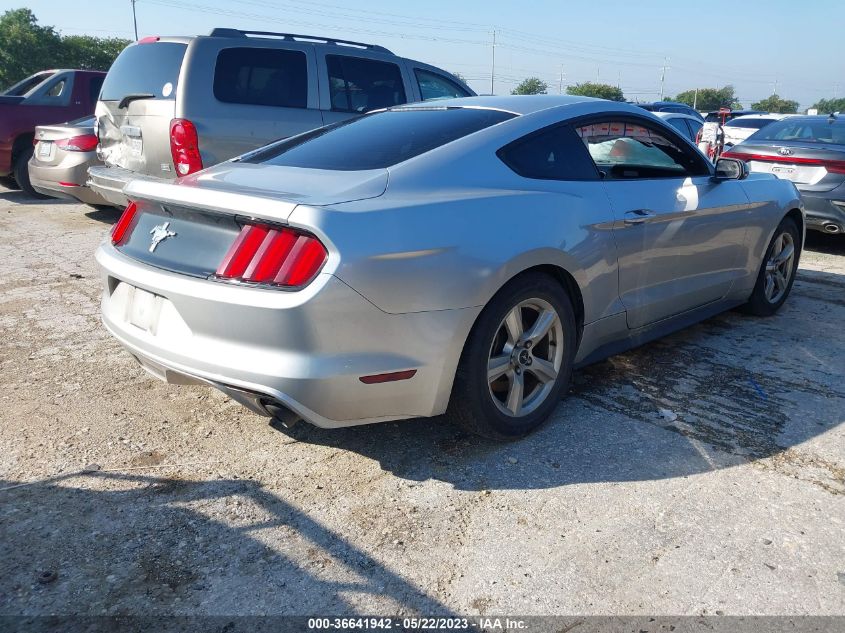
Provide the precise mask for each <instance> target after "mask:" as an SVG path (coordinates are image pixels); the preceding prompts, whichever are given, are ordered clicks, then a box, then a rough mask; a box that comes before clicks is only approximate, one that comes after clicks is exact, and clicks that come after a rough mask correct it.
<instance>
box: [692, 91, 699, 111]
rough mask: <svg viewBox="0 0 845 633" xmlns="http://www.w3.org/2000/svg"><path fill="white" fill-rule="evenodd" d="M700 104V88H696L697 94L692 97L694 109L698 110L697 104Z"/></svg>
mask: <svg viewBox="0 0 845 633" xmlns="http://www.w3.org/2000/svg"><path fill="white" fill-rule="evenodd" d="M697 105H698V88H696V89H695V95H693V97H692V109H693V110H698V108H696V107H695V106H697Z"/></svg>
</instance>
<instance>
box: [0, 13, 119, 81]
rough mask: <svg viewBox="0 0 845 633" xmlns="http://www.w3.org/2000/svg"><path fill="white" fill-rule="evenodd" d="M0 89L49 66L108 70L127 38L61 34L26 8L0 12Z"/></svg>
mask: <svg viewBox="0 0 845 633" xmlns="http://www.w3.org/2000/svg"><path fill="white" fill-rule="evenodd" d="M0 42H2V43H3V44H2V46H0V90H4V89H6V88H9V87H10V86H12V85H14V84H15V83H17V82H18V81H20V80H21V79H25V78H26V77H28V76H29V75H32V74H33V73H36V72H38V71H40V70H46V69H49V68H79V69H82V70H108V69H109V66H111V65H112V62H113V61H114V59H115V57H117V56H118V54H120V51H122V50H123V49H124V48H126V46H128V45H129V44H130V43H131V41H130V40H127V39H123V38H119V37H92V36H90V35H61V34H59V33H58V32H57V31H56V30H55V29H54V28H53V27H52V26H41V25H39V24H38V20H37V19H36V17H35V14H34V13H33V12H32V11H30V10H29V9H13V10H10V11H6V12H5V13H3V15H2V16H0Z"/></svg>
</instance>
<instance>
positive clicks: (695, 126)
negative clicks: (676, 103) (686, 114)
mask: <svg viewBox="0 0 845 633" xmlns="http://www.w3.org/2000/svg"><path fill="white" fill-rule="evenodd" d="M687 123H688V124H689V127H690V131H691V132H692V137H693V138H696V137H697V136H698V133H699V132H700V131H701V128H703V127H704V123H702V122H701V121H693V120H691V119H687Z"/></svg>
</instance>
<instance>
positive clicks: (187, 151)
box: [170, 119, 202, 176]
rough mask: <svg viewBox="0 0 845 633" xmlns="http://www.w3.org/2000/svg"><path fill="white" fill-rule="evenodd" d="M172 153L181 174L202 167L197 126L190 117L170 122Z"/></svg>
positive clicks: (189, 172)
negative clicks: (189, 119)
mask: <svg viewBox="0 0 845 633" xmlns="http://www.w3.org/2000/svg"><path fill="white" fill-rule="evenodd" d="M170 155H171V156H172V157H173V165H174V166H175V167H176V172H177V173H178V174H179V175H180V176H187V175H188V174H193V173H194V172H195V171H199V170H200V169H202V157H201V156H200V149H199V138H198V137H197V128H196V127H195V126H194V124H193V123H191V122H190V121H188V119H173V120H172V121H171V122H170Z"/></svg>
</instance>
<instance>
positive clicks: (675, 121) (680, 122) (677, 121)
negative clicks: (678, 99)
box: [666, 117, 690, 138]
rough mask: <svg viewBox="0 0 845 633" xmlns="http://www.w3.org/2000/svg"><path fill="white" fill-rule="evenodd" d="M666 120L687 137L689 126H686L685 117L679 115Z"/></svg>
mask: <svg viewBox="0 0 845 633" xmlns="http://www.w3.org/2000/svg"><path fill="white" fill-rule="evenodd" d="M666 122H667V123H668V124H669V125H671V126H672V127H673V128H675V129H676V130H678V132H680V133H681V134H683V135H684V136H685V137H687V138H689V137H690V136H689V127H688V126H687V121H686V119H682V118H680V117H674V118H671V119H667V120H666Z"/></svg>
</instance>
